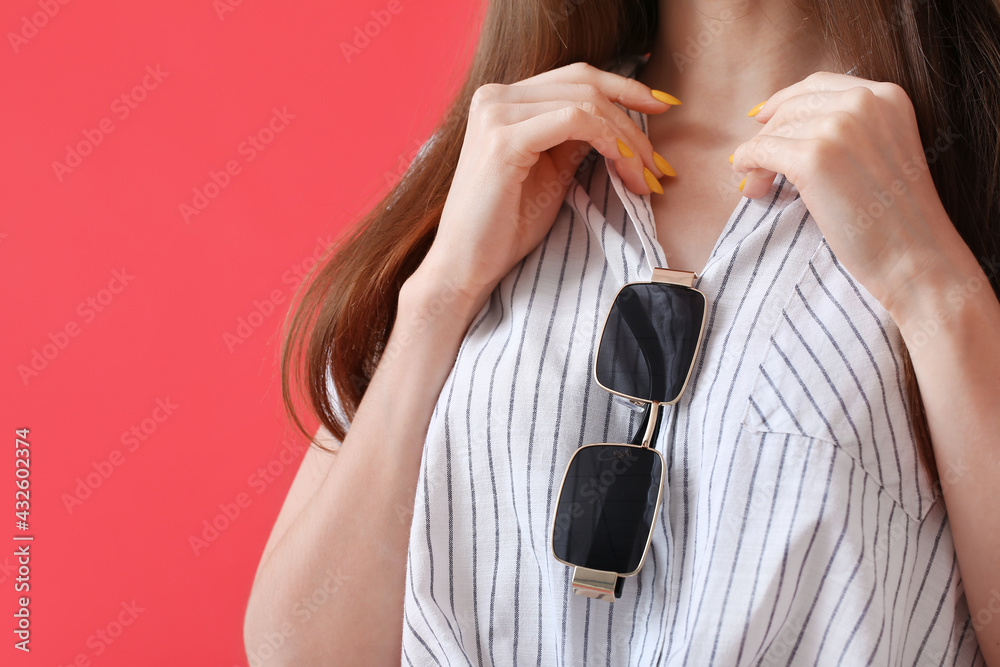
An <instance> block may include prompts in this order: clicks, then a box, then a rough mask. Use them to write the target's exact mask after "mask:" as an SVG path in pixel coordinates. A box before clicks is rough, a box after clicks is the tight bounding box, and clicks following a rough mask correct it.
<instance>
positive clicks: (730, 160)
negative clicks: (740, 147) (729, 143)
mask: <svg viewBox="0 0 1000 667" xmlns="http://www.w3.org/2000/svg"><path fill="white" fill-rule="evenodd" d="M733 155H736V153H733ZM733 155H730V156H729V164H732V163H733Z"/></svg>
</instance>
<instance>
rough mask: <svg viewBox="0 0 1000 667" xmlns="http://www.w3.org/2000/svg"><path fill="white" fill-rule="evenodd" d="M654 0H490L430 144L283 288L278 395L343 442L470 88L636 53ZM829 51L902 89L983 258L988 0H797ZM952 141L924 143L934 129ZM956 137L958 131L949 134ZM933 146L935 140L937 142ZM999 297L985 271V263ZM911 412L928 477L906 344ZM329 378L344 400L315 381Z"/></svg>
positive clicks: (998, 197) (997, 207)
mask: <svg viewBox="0 0 1000 667" xmlns="http://www.w3.org/2000/svg"><path fill="white" fill-rule="evenodd" d="M658 2H659V0H492V1H491V2H490V3H489V7H488V8H487V10H486V15H485V17H484V21H483V28H482V31H481V33H480V36H479V41H478V43H477V46H476V50H475V53H474V56H473V59H472V64H471V66H470V68H469V71H468V74H467V76H466V78H465V81H464V84H463V85H462V87H461V88H460V89H459V92H458V93H457V95H456V97H455V99H454V100H453V102H452V103H451V106H450V107H449V109H448V111H447V113H446V114H445V116H444V118H443V120H442V121H441V123H440V124H439V125H438V127H437V129H436V131H435V133H434V135H433V140H432V141H429V142H428V143H427V144H426V145H425V146H424V149H423V150H422V151H421V152H420V153H419V154H418V155H417V157H416V158H415V159H414V161H413V162H412V164H411V165H410V167H409V169H408V170H407V171H406V172H405V173H404V174H403V175H402V178H401V179H400V181H399V182H398V183H397V184H396V185H395V186H394V187H392V188H391V190H390V191H389V192H388V194H386V196H385V197H384V198H383V199H382V200H381V201H380V202H378V204H376V205H375V207H374V208H373V209H372V210H371V211H370V212H369V213H368V214H367V215H366V216H365V217H364V218H363V219H362V220H361V221H360V223H359V224H357V225H356V226H355V227H354V228H353V229H352V230H350V232H349V233H348V234H347V235H345V237H344V238H343V239H342V240H341V242H340V243H339V246H338V248H337V250H336V252H335V253H334V254H333V255H332V256H331V257H330V258H329V260H328V261H327V262H326V263H325V264H323V265H321V266H319V267H318V268H317V269H316V270H314V271H313V272H312V273H311V275H310V276H309V279H308V280H307V281H305V282H304V283H303V285H302V287H301V288H300V290H299V293H298V294H297V295H296V299H294V300H293V304H295V305H294V307H293V309H291V310H290V311H289V315H288V317H287V318H286V320H285V327H284V338H283V344H282V349H281V381H282V400H283V402H284V405H285V410H286V412H287V413H288V415H289V416H290V418H291V419H292V421H293V422H294V424H295V426H296V427H297V428H298V429H299V430H300V431H301V432H302V433H303V434H304V435H305V436H306V437H307V438H311V437H312V434H311V433H309V432H308V431H307V430H306V428H305V426H304V425H303V422H302V420H301V418H300V415H299V412H298V410H297V408H296V405H297V403H298V402H299V394H301V395H302V396H303V397H304V398H305V400H306V402H307V403H308V409H309V410H310V411H311V412H312V413H313V414H314V415H315V416H317V417H318V418H319V420H320V421H321V422H322V423H323V424H324V425H325V426H326V428H327V429H328V430H329V431H330V432H331V433H332V434H333V435H334V436H335V437H336V438H337V439H338V440H342V439H343V438H344V435H345V434H346V432H347V428H348V425H349V423H350V421H351V419H352V418H353V415H354V411H355V410H356V409H357V406H358V404H359V403H360V402H361V398H362V396H363V395H364V393H365V389H366V388H367V386H368V382H369V380H370V379H371V376H372V373H373V372H374V370H375V368H376V366H377V364H378V361H379V357H380V355H381V352H382V350H383V348H384V346H385V344H386V341H387V339H388V337H389V333H390V331H391V329H392V326H393V321H394V318H395V314H396V304H397V299H398V295H399V289H400V287H401V285H402V283H403V282H404V281H405V280H406V279H407V278H408V277H409V276H410V274H411V273H413V271H414V270H415V269H416V267H417V266H418V265H419V264H420V262H421V260H422V259H423V257H424V255H425V254H426V252H427V249H428V248H429V247H430V244H431V242H432V241H433V239H434V234H435V231H436V229H437V224H438V220H439V219H440V215H441V210H442V208H443V206H444V202H445V198H446V197H447V195H448V191H449V188H450V187H451V181H452V177H453V176H454V173H455V165H456V164H457V162H458V157H459V152H460V150H461V146H462V140H463V137H464V135H465V128H466V124H467V121H468V113H469V104H470V102H471V99H472V95H473V93H474V92H475V91H476V89H477V88H479V87H480V86H481V85H483V84H486V83H504V84H509V83H513V82H515V81H520V80H522V79H525V78H528V77H531V76H534V75H536V74H539V73H541V72H544V71H547V70H549V69H553V68H556V67H561V66H563V65H567V64H569V63H572V62H577V61H584V62H588V63H590V64H592V65H595V66H597V67H601V68H607V67H609V66H612V65H614V64H617V63H620V62H622V61H623V60H625V59H627V58H630V57H632V56H636V55H639V54H643V53H647V52H648V51H650V50H651V48H652V46H653V41H654V39H655V35H656V27H657V14H658V6H657V5H658ZM800 2H806V3H807V4H808V11H809V12H810V13H811V14H812V16H813V17H814V18H815V20H816V21H818V22H819V25H820V26H821V27H822V29H823V32H824V34H825V36H826V39H827V43H828V44H830V46H831V48H832V49H833V55H834V58H835V59H836V60H837V61H839V62H840V63H841V64H843V65H845V66H848V67H849V66H852V65H857V69H856V70H855V74H856V75H857V76H859V77H862V78H865V79H869V80H874V81H892V82H894V83H896V84H898V85H900V86H901V87H902V88H903V89H904V90H905V91H906V92H907V94H908V95H909V96H910V99H911V101H912V102H913V106H914V109H915V112H916V117H917V121H918V124H919V127H920V135H921V141H922V142H923V145H924V147H925V149H927V151H926V156H927V162H928V165H929V167H930V172H931V176H932V177H933V179H934V183H935V185H936V187H937V190H938V192H939V194H940V196H941V199H942V202H943V203H944V207H945V210H946V211H947V212H948V215H949V216H950V218H951V220H952V222H953V223H954V225H955V227H956V229H957V230H958V232H959V234H960V235H961V236H962V238H963V239H964V240H965V242H966V243H967V244H968V245H969V247H970V248H971V250H972V252H973V253H974V254H975V255H976V257H977V258H979V259H980V261H981V262H983V261H992V260H993V258H994V256H995V254H996V252H997V250H998V245H1000V244H998V237H1000V224H998V223H1000V220H998V218H1000V182H998V181H1000V38H998V35H1000V0H965V2H962V3H952V2H943V1H938V0H908V1H906V2H899V1H893V0H800ZM945 132H946V133H947V136H949V137H952V138H953V143H951V144H949V145H948V146H947V148H946V149H945V150H940V149H935V147H934V142H935V140H937V139H938V138H939V136H940V134H941V133H945ZM956 137H957V138H956ZM939 145H940V144H939ZM987 274H988V275H989V278H990V283H991V286H992V287H993V290H994V293H997V294H1000V287H998V279H997V275H996V272H995V271H988V272H987ZM903 368H904V372H905V378H906V380H905V382H906V391H907V398H908V402H909V410H910V414H911V418H912V423H913V427H914V435H915V437H916V440H917V443H918V448H919V451H920V456H921V458H922V459H923V462H924V464H925V466H926V467H927V469H928V472H929V474H930V477H931V480H932V481H933V482H934V483H935V486H937V483H938V473H937V466H936V464H935V462H934V455H933V450H932V448H931V443H930V435H929V433H928V428H927V420H926V416H925V414H924V410H923V405H922V402H921V399H920V392H919V388H918V386H917V381H916V377H915V375H914V372H913V367H912V364H911V362H910V358H909V354H908V352H907V351H906V349H905V347H904V348H903ZM328 373H329V376H330V377H331V378H332V380H333V383H334V386H335V388H336V392H337V396H338V398H339V400H340V403H341V408H342V409H341V410H336V409H335V405H334V402H333V401H332V400H331V397H330V396H329V395H328V393H327V374H328Z"/></svg>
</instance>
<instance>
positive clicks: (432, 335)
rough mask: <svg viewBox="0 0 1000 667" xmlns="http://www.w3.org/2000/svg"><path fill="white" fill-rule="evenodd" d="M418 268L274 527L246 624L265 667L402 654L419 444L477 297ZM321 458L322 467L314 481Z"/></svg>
mask: <svg viewBox="0 0 1000 667" xmlns="http://www.w3.org/2000/svg"><path fill="white" fill-rule="evenodd" d="M418 273H420V274H421V275H419V276H418V275H417V274H414V277H413V278H411V279H410V280H409V281H408V282H407V283H406V284H405V285H404V286H403V289H402V290H401V292H400V299H399V309H398V312H397V318H396V324H395V326H394V327H393V329H392V333H391V335H390V337H389V342H388V346H387V348H386V349H387V350H388V351H389V352H387V353H386V354H385V355H384V356H383V359H382V361H381V362H380V363H379V366H378V368H377V370H376V372H375V373H374V375H373V376H372V380H371V383H370V384H369V386H368V390H367V391H366V393H365V395H364V398H363V399H362V401H361V404H360V405H359V406H358V410H357V413H356V415H355V417H354V420H353V421H352V423H351V427H350V430H349V431H348V433H347V435H346V436H345V438H344V441H343V444H342V446H341V447H340V450H339V451H338V453H337V454H336V455H332V454H325V453H323V452H319V451H318V450H316V452H315V453H314V452H313V451H310V452H309V453H308V454H307V457H308V458H311V459H313V460H312V461H310V460H306V461H305V462H304V465H303V468H304V470H303V473H300V474H298V475H296V481H295V483H294V484H293V488H292V489H291V490H290V492H289V496H288V500H287V501H286V507H283V509H282V515H283V516H282V517H281V518H279V521H278V522H277V523H276V524H275V529H274V531H275V534H274V535H272V537H271V540H270V541H269V547H271V546H272V545H271V542H273V548H272V549H271V550H270V552H268V551H265V553H264V556H263V558H262V561H261V565H260V567H259V570H258V573H257V578H256V580H255V581H254V586H253V590H252V592H251V596H250V601H249V603H248V606H247V612H246V618H245V621H244V641H245V643H246V648H247V651H248V654H252V655H254V656H257V657H258V658H263V657H265V656H270V655H272V654H273V657H271V658H269V659H264V660H261V664H263V665H296V666H308V665H333V664H337V665H359V664H380V665H381V664H399V662H400V654H399V651H400V646H401V644H402V627H403V583H404V574H405V567H406V554H407V544H408V541H409V528H410V517H411V515H412V507H413V498H414V489H415V486H416V481H417V472H418V468H419V465H420V457H421V452H422V450H423V441H424V438H425V437H426V432H427V426H428V424H429V422H430V417H431V413H432V411H433V409H434V404H435V402H436V400H437V397H438V394H439V393H440V391H441V388H442V386H443V385H444V381H445V378H446V377H447V375H448V372H449V370H450V368H451V366H452V364H453V363H454V359H455V355H456V353H457V351H458V346H459V344H460V342H461V340H462V336H463V335H464V333H465V330H466V329H467V327H468V324H469V322H470V321H471V319H472V318H473V317H474V316H475V314H476V312H477V311H478V310H479V309H480V308H481V307H482V303H483V302H484V301H482V300H481V301H480V302H479V303H473V302H470V301H468V300H466V299H463V298H460V297H459V296H458V295H457V294H455V293H454V292H452V291H450V290H449V289H448V287H447V283H446V282H445V281H444V280H439V279H438V278H436V277H433V276H426V277H425V276H424V275H423V274H424V273H430V272H418ZM442 305H445V308H443V309H442V308H441V306H442ZM433 313H440V314H439V315H436V316H435V315H433ZM317 459H320V461H319V462H320V465H321V466H322V465H326V466H328V467H329V469H328V472H327V473H326V475H325V477H324V478H322V481H321V482H319V484H318V488H316V487H317V482H316V481H315V480H316V478H317V474H316V472H315V470H316V468H317V466H316V463H317ZM324 459H325V460H324ZM305 464H309V466H310V467H309V468H305ZM304 473H308V474H304ZM319 474H320V475H321V474H322V471H321V470H320V472H319ZM310 478H312V479H310ZM310 486H311V487H314V488H312V489H309V488H307V487H310ZM310 492H312V493H311V498H309V500H308V501H304V499H303V498H304V496H307V495H310ZM292 505H298V506H299V507H294V506H292ZM300 508H301V511H298V512H297V510H298V509H300ZM296 513H297V516H296ZM286 527H287V529H286Z"/></svg>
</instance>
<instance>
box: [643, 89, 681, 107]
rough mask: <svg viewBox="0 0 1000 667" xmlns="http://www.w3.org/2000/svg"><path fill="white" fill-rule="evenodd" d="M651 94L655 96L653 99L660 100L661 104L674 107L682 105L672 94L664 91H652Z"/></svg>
mask: <svg viewBox="0 0 1000 667" xmlns="http://www.w3.org/2000/svg"><path fill="white" fill-rule="evenodd" d="M649 92H650V93H652V94H653V97H655V98H656V99H658V100H660V101H661V102H666V103H667V104H674V105H676V104H680V103H681V101H680V100H679V99H677V98H676V97H674V96H673V95H671V94H670V93H665V92H663V91H662V90H650V91H649Z"/></svg>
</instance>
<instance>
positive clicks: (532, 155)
mask: <svg viewBox="0 0 1000 667" xmlns="http://www.w3.org/2000/svg"><path fill="white" fill-rule="evenodd" d="M499 131H500V132H501V133H504V134H506V137H505V139H504V141H505V145H506V146H507V151H506V154H505V155H504V160H505V161H506V162H507V163H508V164H510V165H511V166H513V167H515V168H520V169H525V170H527V169H530V168H531V166H533V165H534V164H535V162H537V161H538V155H539V154H540V153H542V152H543V151H546V150H549V149H550V148H553V147H554V146H558V145H559V144H561V143H563V142H565V141H570V140H580V141H586V142H587V143H589V144H590V145H591V146H593V147H594V148H596V149H597V151H598V152H599V153H600V154H601V155H603V156H605V157H607V158H610V159H612V160H619V159H621V158H622V157H623V155H622V152H621V151H620V150H619V146H618V141H619V139H618V133H617V128H616V127H615V126H614V125H613V124H612V123H611V121H609V120H608V119H607V118H604V117H602V116H599V115H596V114H593V113H588V112H587V111H584V110H583V109H581V108H580V107H578V106H574V105H567V106H564V107H562V108H559V109H555V110H553V111H547V112H545V113H542V114H538V115H536V116H532V117H531V118H528V119H526V120H523V121H521V122H519V123H515V124H513V125H507V126H506V127H503V128H501V129H500V130H499ZM621 176H622V180H623V181H624V182H625V184H626V186H628V188H629V189H630V190H632V191H633V192H636V193H638V194H649V193H650V192H651V189H650V187H649V185H648V184H647V183H646V181H645V179H644V178H643V177H642V175H640V174H636V173H635V170H633V169H629V170H628V171H626V172H624V173H622V174H621Z"/></svg>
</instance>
